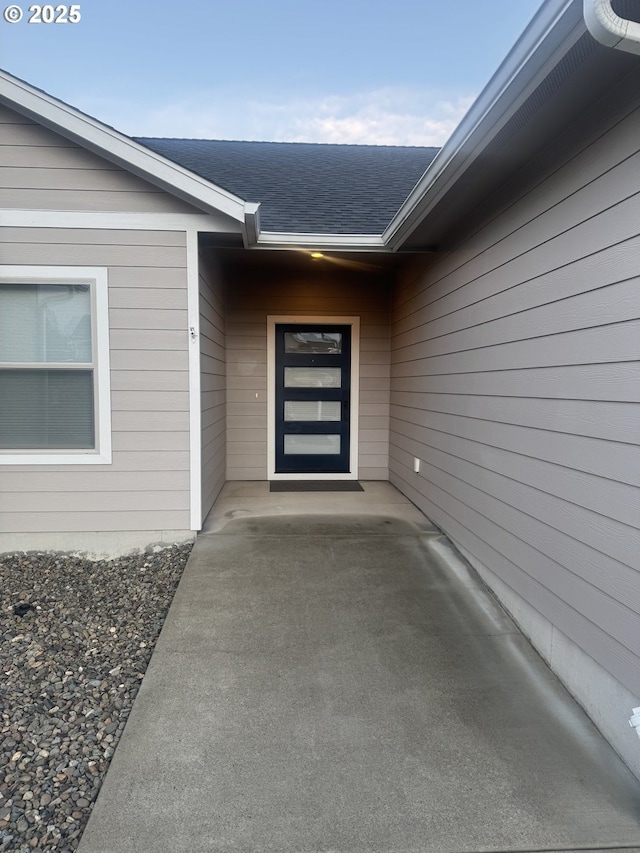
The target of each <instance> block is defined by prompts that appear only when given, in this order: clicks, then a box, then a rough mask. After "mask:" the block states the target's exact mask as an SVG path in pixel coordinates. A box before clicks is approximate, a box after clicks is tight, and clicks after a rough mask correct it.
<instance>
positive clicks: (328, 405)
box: [284, 400, 340, 421]
mask: <svg viewBox="0 0 640 853" xmlns="http://www.w3.org/2000/svg"><path fill="white" fill-rule="evenodd" d="M284 419H285V421H339V420H340V403H339V402H337V401H332V400H285V403H284Z"/></svg>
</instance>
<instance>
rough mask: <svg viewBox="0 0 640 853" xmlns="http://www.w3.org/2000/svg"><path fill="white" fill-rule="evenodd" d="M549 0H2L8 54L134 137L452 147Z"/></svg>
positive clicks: (22, 70) (1, 42)
mask: <svg viewBox="0 0 640 853" xmlns="http://www.w3.org/2000/svg"><path fill="white" fill-rule="evenodd" d="M539 5H540V0H455V2H451V0H439V2H436V0H420V2H418V0H268V2H267V0H240V2H234V3H232V2H227V0H173V2H171V1H170V0H155V2H153V3H151V2H147V0H80V2H79V3H78V4H76V5H75V6H73V7H72V6H71V5H69V6H68V7H67V8H68V9H69V10H70V11H69V15H70V16H71V17H79V18H80V20H79V21H77V22H76V23H71V22H68V23H63V22H59V23H53V22H46V19H47V18H48V17H49V16H50V15H51V13H52V11H53V12H54V13H55V14H56V15H63V14H64V13H63V12H61V11H58V10H61V9H63V7H61V6H60V5H59V4H54V5H53V6H49V7H48V9H47V7H43V11H42V13H41V14H40V15H39V13H38V8H40V7H37V6H34V5H31V4H30V3H28V2H22V0H18V2H17V3H16V4H12V3H7V0H0V10H1V11H2V13H3V14H2V15H1V16H0V67H2V68H3V69H4V70H5V71H9V72H10V73H11V74H14V75H15V76H17V77H20V78H22V79H23V80H26V81H27V82H28V83H31V84H32V85H34V86H37V87H39V88H41V89H44V90H45V91H46V92H48V93H49V94H51V95H54V96H55V97H57V98H59V99H60V100H63V101H66V102H67V103H69V104H72V105H73V106H74V107H77V108H78V109H80V110H82V111H83V112H86V113H88V114H89V115H92V116H94V117H96V118H98V119H100V120H101V121H103V122H104V123H106V124H109V125H111V126H113V127H115V128H116V129H118V130H120V131H122V132H123V133H126V134H128V135H132V136H177V137H191V138H209V139H245V140H261V141H277V142H282V141H288V142H331V143H351V144H373V145H438V146H439V145H442V144H443V143H444V142H445V141H446V139H447V138H448V136H449V135H450V134H451V132H452V131H453V130H454V128H455V127H456V125H457V124H458V122H459V121H460V119H461V118H462V116H463V115H464V113H465V112H466V111H467V109H468V108H469V106H470V105H471V104H472V102H473V101H474V99H475V98H476V97H477V95H478V94H479V93H480V91H481V90H482V89H483V88H484V86H485V85H486V83H487V82H488V81H489V79H490V78H491V76H492V75H493V74H494V73H495V71H496V70H497V68H498V66H499V65H500V63H501V62H502V61H503V59H504V58H505V57H506V55H507V53H508V52H509V50H510V49H511V48H512V47H513V45H514V43H515V42H516V40H517V39H518V37H519V36H520V34H521V33H522V31H523V30H524V29H525V27H526V25H527V24H528V23H529V21H530V20H531V18H532V17H533V15H534V14H535V12H536V11H537V9H538V7H539ZM72 8H73V9H75V13H73V12H71V10H72ZM16 10H17V11H16ZM20 15H22V19H21V20H20V21H18V22H16V23H11V22H9V21H8V20H7V18H9V19H11V18H15V17H20ZM39 17H40V18H42V20H41V21H40V22H38V18H39ZM29 18H35V20H33V21H32V22H31V23H29V21H28V19H29Z"/></svg>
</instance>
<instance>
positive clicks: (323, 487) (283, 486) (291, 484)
mask: <svg viewBox="0 0 640 853" xmlns="http://www.w3.org/2000/svg"><path fill="white" fill-rule="evenodd" d="M269 491H270V492H364V489H363V488H362V486H361V485H360V483H358V481H357V480H271V481H270V483H269Z"/></svg>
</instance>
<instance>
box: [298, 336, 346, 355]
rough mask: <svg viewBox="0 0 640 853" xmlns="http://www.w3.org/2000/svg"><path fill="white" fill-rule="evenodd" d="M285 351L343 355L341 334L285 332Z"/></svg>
mask: <svg viewBox="0 0 640 853" xmlns="http://www.w3.org/2000/svg"><path fill="white" fill-rule="evenodd" d="M284 351H285V352H287V353H289V352H300V353H314V352H315V353H325V354H332V353H337V354H339V353H341V352H342V334H341V333H340V332H285V334H284Z"/></svg>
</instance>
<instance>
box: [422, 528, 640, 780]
mask: <svg viewBox="0 0 640 853" xmlns="http://www.w3.org/2000/svg"><path fill="white" fill-rule="evenodd" d="M439 551H440V556H441V558H442V557H443V551H442V549H439ZM463 558H464V560H466V561H467V562H468V563H469V565H470V566H472V568H473V569H475V571H476V572H477V573H478V574H479V575H480V577H481V578H482V580H483V581H484V583H486V585H487V586H488V587H489V589H490V590H491V591H492V592H493V593H494V595H495V596H496V598H497V599H498V601H499V602H500V604H502V606H503V607H504V609H505V610H506V611H507V612H508V613H509V615H510V616H511V618H512V619H513V620H514V622H515V623H516V624H517V625H518V627H519V628H520V630H521V631H522V633H523V634H524V635H525V636H526V637H527V639H528V640H529V641H530V642H531V644H532V645H533V647H534V648H535V649H536V651H537V652H538V653H539V654H540V656H541V657H542V658H543V660H545V661H546V662H547V664H548V665H549V667H550V668H551V670H552V671H553V672H554V673H555V674H556V675H557V676H558V678H559V679H560V680H561V681H562V683H563V684H564V686H565V687H566V688H567V690H568V691H569V693H571V695H572V696H573V697H574V699H575V700H576V701H577V702H578V704H579V705H581V707H582V708H583V709H584V710H585V712H586V713H587V715H588V716H589V717H590V719H591V720H592V721H593V722H594V723H595V725H596V726H597V727H598V729H599V730H600V732H601V733H602V735H603V736H604V738H605V739H606V740H607V741H608V742H609V744H610V745H611V746H612V747H613V749H614V750H615V751H616V752H617V753H618V755H619V756H620V757H621V758H622V760H623V761H624V762H625V764H626V765H627V767H628V768H629V770H630V771H631V772H632V773H633V774H634V776H636V777H637V778H638V779H639V780H640V739H639V738H638V735H637V734H636V732H635V730H634V729H632V728H631V726H629V718H630V717H631V714H632V708H634V707H637V706H638V705H640V697H638V696H634V695H633V694H632V693H631V692H630V691H629V690H627V688H626V687H625V686H624V685H622V684H621V683H620V682H619V681H618V680H617V679H615V678H614V677H613V676H612V675H610V674H609V673H608V672H607V671H606V670H605V669H603V667H601V666H600V665H599V664H598V663H596V661H594V660H593V658H591V657H589V655H587V654H586V653H585V652H583V651H582V649H580V648H579V647H578V646H577V645H576V644H575V643H574V642H573V641H572V640H570V639H569V638H568V637H567V636H566V635H565V634H563V633H562V632H561V631H559V630H558V629H557V628H556V627H555V626H554V625H552V624H551V622H549V621H548V620H547V619H545V618H544V616H541V615H540V613H538V611H537V610H535V609H534V608H533V607H531V605H530V604H528V603H527V602H526V601H525V600H524V599H523V598H521V597H520V596H519V595H518V594H517V593H516V592H514V591H513V590H512V589H511V587H509V586H508V585H507V584H506V583H504V581H502V580H501V579H500V578H499V577H497V575H495V574H494V573H493V572H492V571H491V570H490V569H488V568H487V567H486V566H485V565H483V564H482V563H481V562H480V561H479V560H478V559H477V558H476V557H474V556H473V554H471V553H469V552H468V551H467V550H466V549H464V548H461V547H460V546H459V545H458V544H457V543H454V546H452V547H450V548H449V549H447V553H446V559H447V560H450V561H455V560H461V559H463Z"/></svg>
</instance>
